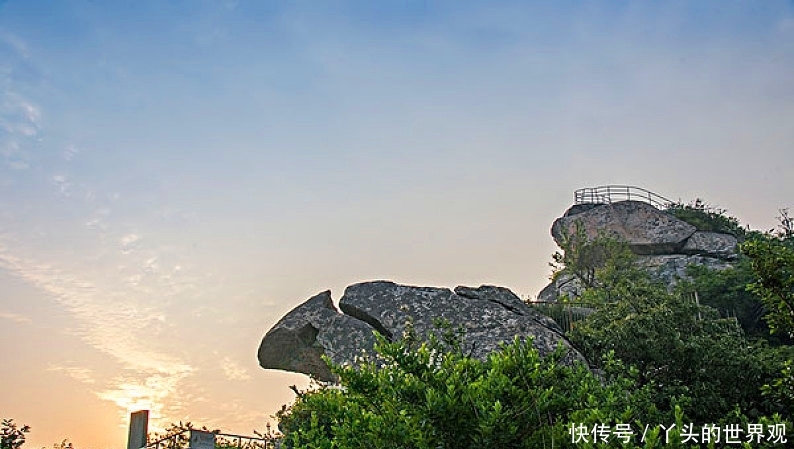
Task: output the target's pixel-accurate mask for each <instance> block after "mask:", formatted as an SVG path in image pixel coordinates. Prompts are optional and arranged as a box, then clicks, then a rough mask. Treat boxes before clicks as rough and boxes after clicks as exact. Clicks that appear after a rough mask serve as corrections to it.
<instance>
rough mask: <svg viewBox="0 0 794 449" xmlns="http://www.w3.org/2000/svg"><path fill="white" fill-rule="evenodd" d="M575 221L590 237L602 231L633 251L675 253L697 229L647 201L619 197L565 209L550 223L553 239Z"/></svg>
mask: <svg viewBox="0 0 794 449" xmlns="http://www.w3.org/2000/svg"><path fill="white" fill-rule="evenodd" d="M580 206H581V205H580ZM574 207H577V206H574ZM580 209H583V208H581V207H580ZM569 212H570V211H569ZM577 224H580V225H581V226H582V230H583V231H584V233H585V235H587V237H588V238H590V239H594V238H596V237H597V236H598V235H599V233H604V234H606V235H608V236H612V237H616V238H618V239H620V240H623V241H625V242H628V244H629V246H630V248H631V250H632V252H634V253H635V254H670V253H675V252H677V251H678V250H680V249H681V248H682V247H683V246H684V244H685V243H686V240H687V239H688V238H689V237H690V236H691V235H692V234H694V233H695V230H696V229H695V227H694V226H692V225H691V224H689V223H687V222H685V221H683V220H679V219H678V218H676V217H674V216H672V215H670V214H666V213H664V212H662V211H660V210H659V209H657V208H655V207H653V206H651V205H650V204H647V203H643V202H641V201H620V202H617V203H612V204H602V205H599V206H596V207H590V208H586V209H583V211H582V212H579V213H573V214H571V213H566V214H565V216H563V217H560V218H558V219H557V220H555V221H554V224H553V225H552V228H551V233H552V236H553V237H554V241H555V242H557V244H558V245H559V244H560V243H561V242H562V239H563V234H564V233H568V234H574V233H575V232H576V226H577Z"/></svg>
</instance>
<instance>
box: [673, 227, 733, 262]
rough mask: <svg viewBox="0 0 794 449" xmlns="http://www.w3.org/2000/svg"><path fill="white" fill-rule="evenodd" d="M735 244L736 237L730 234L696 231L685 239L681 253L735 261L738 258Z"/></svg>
mask: <svg viewBox="0 0 794 449" xmlns="http://www.w3.org/2000/svg"><path fill="white" fill-rule="evenodd" d="M737 244H738V242H737V240H736V237H734V236H732V235H730V234H722V233H719V232H706V231H697V232H695V233H694V234H692V236H691V237H689V239H687V241H686V244H685V245H684V247H683V248H681V253H682V254H688V255H699V256H707V257H715V258H717V259H725V260H735V259H736V258H737V257H738V253H737V251H736V246H737Z"/></svg>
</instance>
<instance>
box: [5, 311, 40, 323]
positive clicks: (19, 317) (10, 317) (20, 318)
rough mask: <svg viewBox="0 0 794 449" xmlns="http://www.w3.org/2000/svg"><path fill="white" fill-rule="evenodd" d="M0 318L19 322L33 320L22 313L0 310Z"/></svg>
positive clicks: (30, 321)
mask: <svg viewBox="0 0 794 449" xmlns="http://www.w3.org/2000/svg"><path fill="white" fill-rule="evenodd" d="M0 319H4V320H9V321H13V322H15V323H19V324H31V323H32V322H33V320H31V319H30V318H28V317H26V316H24V315H20V314H18V313H12V312H0Z"/></svg>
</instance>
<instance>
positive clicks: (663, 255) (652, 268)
mask: <svg viewBox="0 0 794 449" xmlns="http://www.w3.org/2000/svg"><path fill="white" fill-rule="evenodd" d="M577 225H579V226H581V227H582V230H583V231H584V233H585V235H586V236H587V237H588V238H591V239H592V238H595V237H596V236H598V235H599V233H603V234H605V235H608V236H613V237H617V238H618V239H621V240H624V241H626V242H628V244H629V248H631V251H632V252H633V253H634V254H636V255H637V265H638V266H641V267H643V268H644V269H647V270H648V271H649V272H650V273H651V274H652V275H654V276H655V277H657V278H658V279H661V280H663V281H664V282H665V283H667V284H668V285H673V284H675V283H676V282H677V281H678V280H679V279H682V278H685V277H686V268H687V266H689V265H690V264H698V265H705V266H707V267H709V268H714V269H723V268H727V267H729V266H730V262H731V261H733V260H735V259H736V257H737V255H738V254H737V241H736V237H734V236H732V235H730V234H721V233H716V232H703V231H698V230H697V229H696V228H695V227H694V226H692V225H690V224H689V223H686V222H684V221H683V220H680V219H678V218H676V217H674V216H673V215H671V214H668V213H665V212H664V211H661V210H659V209H657V208H656V207H654V206H652V205H650V204H647V203H644V202H641V201H619V202H615V203H610V204H592V203H588V204H577V205H574V206H572V207H571V208H570V209H568V210H567V211H566V212H565V214H564V215H563V216H562V217H560V218H558V219H557V220H555V221H554V224H553V225H552V227H551V235H552V237H553V238H554V241H555V242H556V243H557V245H560V242H561V241H562V236H563V233H565V232H567V233H569V234H572V233H574V232H575V230H576V226H577ZM581 290H582V285H581V284H580V283H579V282H578V280H577V279H575V278H572V277H571V276H566V275H561V276H559V277H558V278H557V279H555V281H553V282H552V283H550V284H549V285H547V286H546V287H545V288H544V289H543V290H542V291H541V292H540V293H539V294H538V299H539V300H541V301H556V300H557V298H558V297H559V296H561V295H568V296H577V295H578V294H580V292H581Z"/></svg>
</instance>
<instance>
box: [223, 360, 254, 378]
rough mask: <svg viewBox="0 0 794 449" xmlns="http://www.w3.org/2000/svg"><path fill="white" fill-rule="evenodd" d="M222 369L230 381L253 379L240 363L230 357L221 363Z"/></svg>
mask: <svg viewBox="0 0 794 449" xmlns="http://www.w3.org/2000/svg"><path fill="white" fill-rule="evenodd" d="M221 368H222V369H223V374H224V375H225V376H226V378H227V379H229V380H249V379H251V375H250V374H249V373H248V370H247V369H245V368H243V367H242V366H241V365H240V364H239V363H237V362H235V361H234V360H232V359H231V358H230V357H225V358H224V359H223V361H221Z"/></svg>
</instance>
